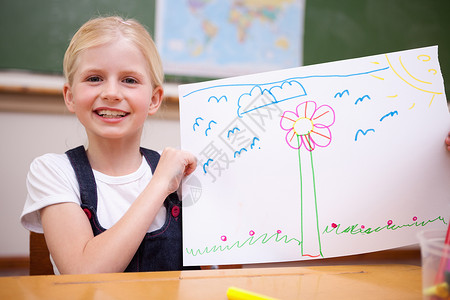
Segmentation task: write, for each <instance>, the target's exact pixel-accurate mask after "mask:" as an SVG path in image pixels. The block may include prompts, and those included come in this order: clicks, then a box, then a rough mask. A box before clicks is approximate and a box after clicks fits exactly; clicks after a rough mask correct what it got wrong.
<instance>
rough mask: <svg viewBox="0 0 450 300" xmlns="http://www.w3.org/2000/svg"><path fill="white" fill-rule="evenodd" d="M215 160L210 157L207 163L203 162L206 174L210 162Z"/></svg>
mask: <svg viewBox="0 0 450 300" xmlns="http://www.w3.org/2000/svg"><path fill="white" fill-rule="evenodd" d="M213 161H214V160H212V159H211V158H208V160H207V161H206V163H204V164H203V172H205V174H206V167H208V166H209V163H210V162H213Z"/></svg>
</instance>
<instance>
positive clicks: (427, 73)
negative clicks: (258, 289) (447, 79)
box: [179, 46, 450, 265]
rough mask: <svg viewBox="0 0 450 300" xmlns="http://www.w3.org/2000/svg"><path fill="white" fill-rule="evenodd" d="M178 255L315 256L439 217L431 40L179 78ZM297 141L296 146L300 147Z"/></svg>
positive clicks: (441, 181) (374, 243)
mask: <svg viewBox="0 0 450 300" xmlns="http://www.w3.org/2000/svg"><path fill="white" fill-rule="evenodd" d="M179 95H180V115H181V121H180V124H181V146H182V148H183V149H185V150H188V151H190V152H192V153H194V154H195V155H196V156H197V158H198V168H197V169H196V171H195V172H194V174H193V175H191V176H190V177H189V178H187V179H186V180H185V181H184V183H183V187H182V188H183V247H184V264H185V265H215V264H244V263H261V262H279V261H292V260H304V259H315V258H326V257H335V256H343V255H351V254H357V253H364V252H371V251H377V250H382V249H388V248H392V247H399V246H405V245H409V244H413V243H416V242H417V238H416V234H417V232H418V231H420V230H423V229H432V228H446V226H447V224H448V221H449V216H450V213H449V211H450V210H449V204H450V184H449V182H450V154H449V153H448V152H447V151H446V149H445V144H444V139H445V136H446V135H447V133H448V131H449V130H450V117H449V112H448V108H447V102H446V96H445V91H444V84H443V79H442V75H441V71H440V67H439V62H438V48H437V46H434V47H427V48H421V49H414V50H409V51H401V52H395V53H389V54H383V55H375V56H370V57H364V58H358V59H352V60H345V61H338V62H332V63H326V64H319V65H313V66H306V67H300V68H294V69H287V70H280V71H274V72H267V73H260V74H254V75H249V76H242V77H234V78H228V79H223V80H216V81H209V82H202V83H197V84H189V85H182V86H180V87H179ZM299 142H300V145H301V146H300V148H299V149H296V148H298V147H299Z"/></svg>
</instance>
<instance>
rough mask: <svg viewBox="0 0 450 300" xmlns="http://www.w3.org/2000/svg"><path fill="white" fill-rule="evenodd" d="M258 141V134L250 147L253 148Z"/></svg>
mask: <svg viewBox="0 0 450 300" xmlns="http://www.w3.org/2000/svg"><path fill="white" fill-rule="evenodd" d="M256 141H259V138H257V137H256V136H255V137H254V138H253V141H252V144H251V145H250V149H253V147H255V143H256Z"/></svg>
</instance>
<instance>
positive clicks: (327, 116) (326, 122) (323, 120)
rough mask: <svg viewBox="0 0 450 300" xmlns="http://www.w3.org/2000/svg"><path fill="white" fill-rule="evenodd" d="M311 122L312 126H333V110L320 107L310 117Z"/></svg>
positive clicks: (325, 106) (327, 107) (326, 106)
mask: <svg viewBox="0 0 450 300" xmlns="http://www.w3.org/2000/svg"><path fill="white" fill-rule="evenodd" d="M311 121H312V122H313V123H314V124H321V125H323V126H326V127H329V126H331V125H333V124H334V121H335V115H334V110H333V109H332V108H331V107H330V106H328V105H322V106H319V108H317V110H316V112H315V113H314V115H313V116H312V119H311Z"/></svg>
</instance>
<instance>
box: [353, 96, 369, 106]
mask: <svg viewBox="0 0 450 300" xmlns="http://www.w3.org/2000/svg"><path fill="white" fill-rule="evenodd" d="M366 98H367V99H369V100H370V96H369V95H364V96H362V97H360V98H358V99H357V100H356V102H355V105H356V104H358V102H363V101H364V99H366Z"/></svg>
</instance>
